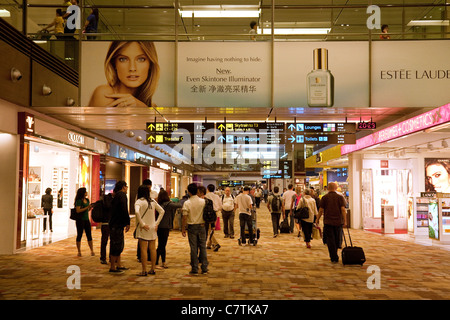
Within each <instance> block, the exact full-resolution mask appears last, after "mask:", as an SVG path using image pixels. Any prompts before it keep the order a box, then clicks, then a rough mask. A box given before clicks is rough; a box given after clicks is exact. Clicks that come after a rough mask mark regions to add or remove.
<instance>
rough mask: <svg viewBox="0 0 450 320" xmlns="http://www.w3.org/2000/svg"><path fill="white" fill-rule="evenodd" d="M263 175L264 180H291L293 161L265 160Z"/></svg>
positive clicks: (262, 169)
mask: <svg viewBox="0 0 450 320" xmlns="http://www.w3.org/2000/svg"><path fill="white" fill-rule="evenodd" d="M261 173H262V175H263V179H271V178H274V179H291V178H292V160H264V161H263V163H262V168H261Z"/></svg>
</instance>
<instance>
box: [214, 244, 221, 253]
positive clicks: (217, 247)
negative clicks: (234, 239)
mask: <svg viewBox="0 0 450 320" xmlns="http://www.w3.org/2000/svg"><path fill="white" fill-rule="evenodd" d="M219 249H220V244H218V245H216V247H215V248H214V252H217V251H219Z"/></svg>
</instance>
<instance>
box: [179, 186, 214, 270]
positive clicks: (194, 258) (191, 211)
mask: <svg viewBox="0 0 450 320" xmlns="http://www.w3.org/2000/svg"><path fill="white" fill-rule="evenodd" d="M197 191H198V188H197V185H196V184H195V183H191V184H190V185H188V194H189V200H187V201H186V202H185V203H184V204H183V209H182V211H183V221H182V224H181V233H182V235H183V237H186V226H187V231H188V239H189V246H190V248H191V271H190V272H189V274H192V275H197V274H198V263H199V257H198V252H199V249H200V260H201V262H202V266H201V269H202V274H207V273H208V258H207V255H206V230H205V220H203V208H204V207H205V200H204V199H201V198H199V197H198V196H197Z"/></svg>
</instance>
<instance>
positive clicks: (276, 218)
mask: <svg viewBox="0 0 450 320" xmlns="http://www.w3.org/2000/svg"><path fill="white" fill-rule="evenodd" d="M270 215H271V216H272V229H273V235H276V234H278V229H280V217H281V212H271V213H270Z"/></svg>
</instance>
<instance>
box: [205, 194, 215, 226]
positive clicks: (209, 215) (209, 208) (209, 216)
mask: <svg viewBox="0 0 450 320" xmlns="http://www.w3.org/2000/svg"><path fill="white" fill-rule="evenodd" d="M216 219H217V214H216V211H214V203H213V202H212V200H210V199H206V198H205V208H203V220H205V222H206V223H212V222H216Z"/></svg>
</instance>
